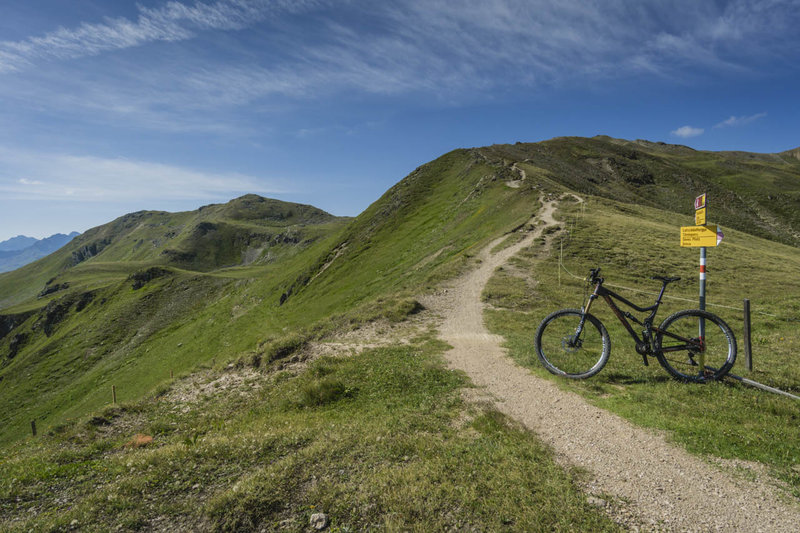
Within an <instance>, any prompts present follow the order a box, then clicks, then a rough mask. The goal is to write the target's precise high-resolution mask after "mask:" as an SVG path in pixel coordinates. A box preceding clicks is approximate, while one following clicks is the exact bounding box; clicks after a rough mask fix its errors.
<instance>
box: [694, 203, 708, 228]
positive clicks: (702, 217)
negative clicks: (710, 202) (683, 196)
mask: <svg viewBox="0 0 800 533" xmlns="http://www.w3.org/2000/svg"><path fill="white" fill-rule="evenodd" d="M694 224H695V226H705V225H706V208H705V207H703V208H700V209H698V210H696V211H695V212H694Z"/></svg>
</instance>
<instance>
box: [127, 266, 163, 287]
mask: <svg viewBox="0 0 800 533" xmlns="http://www.w3.org/2000/svg"><path fill="white" fill-rule="evenodd" d="M171 273H172V272H170V271H169V270H167V269H166V268H161V267H150V268H148V269H147V270H140V271H139V272H134V273H133V274H131V275H130V276H128V281H133V284H132V285H131V287H132V288H133V290H139V289H141V288H142V287H144V286H145V285H147V283H149V282H150V281H152V280H154V279H156V278H163V277H164V276H169V275H170V274H171Z"/></svg>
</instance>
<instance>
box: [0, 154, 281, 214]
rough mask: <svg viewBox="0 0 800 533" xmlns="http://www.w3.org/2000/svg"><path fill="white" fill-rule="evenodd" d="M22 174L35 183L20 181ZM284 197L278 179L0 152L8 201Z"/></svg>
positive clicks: (0, 181)
mask: <svg viewBox="0 0 800 533" xmlns="http://www.w3.org/2000/svg"><path fill="white" fill-rule="evenodd" d="M20 174H24V175H26V176H36V179H31V178H18V177H17V176H19V175H20ZM280 192H284V191H283V190H281V188H280V187H279V186H278V185H277V180H272V181H271V182H267V181H266V180H263V179H259V178H256V177H254V176H248V175H245V174H238V173H213V172H203V171H198V170H193V169H188V168H182V167H177V166H172V165H165V164H161V163H153V162H147V161H135V160H130V159H123V158H102V157H94V156H75V155H52V154H44V153H35V152H21V151H19V150H13V151H12V150H9V149H6V148H0V195H1V196H2V197H3V199H4V200H60V201H80V202H87V201H88V202H91V201H103V202H105V201H125V202H128V201H136V200H155V199H157V200H158V201H159V202H160V201H166V200H210V199H216V198H219V197H233V196H236V195H239V194H246V193H258V194H276V193H280Z"/></svg>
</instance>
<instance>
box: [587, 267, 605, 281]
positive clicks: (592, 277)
mask: <svg viewBox="0 0 800 533" xmlns="http://www.w3.org/2000/svg"><path fill="white" fill-rule="evenodd" d="M599 274H600V267H597V268H592V269H590V270H589V277H587V278H586V281H588V282H589V283H596V282H598V281H600V282H601V283H602V281H603V278H601V277H600V275H599Z"/></svg>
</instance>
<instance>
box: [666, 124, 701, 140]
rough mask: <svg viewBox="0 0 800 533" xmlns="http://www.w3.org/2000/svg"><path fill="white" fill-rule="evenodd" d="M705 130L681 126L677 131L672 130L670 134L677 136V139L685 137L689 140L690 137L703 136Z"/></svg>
mask: <svg viewBox="0 0 800 533" xmlns="http://www.w3.org/2000/svg"><path fill="white" fill-rule="evenodd" d="M704 131H705V130H704V129H703V128H695V127H692V126H681V127H680V128H678V129H676V130H672V131H671V132H670V133H672V134H673V135H675V136H676V137H683V138H684V139H688V138H689V137H697V136H698V135H702V134H703V132H704Z"/></svg>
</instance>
